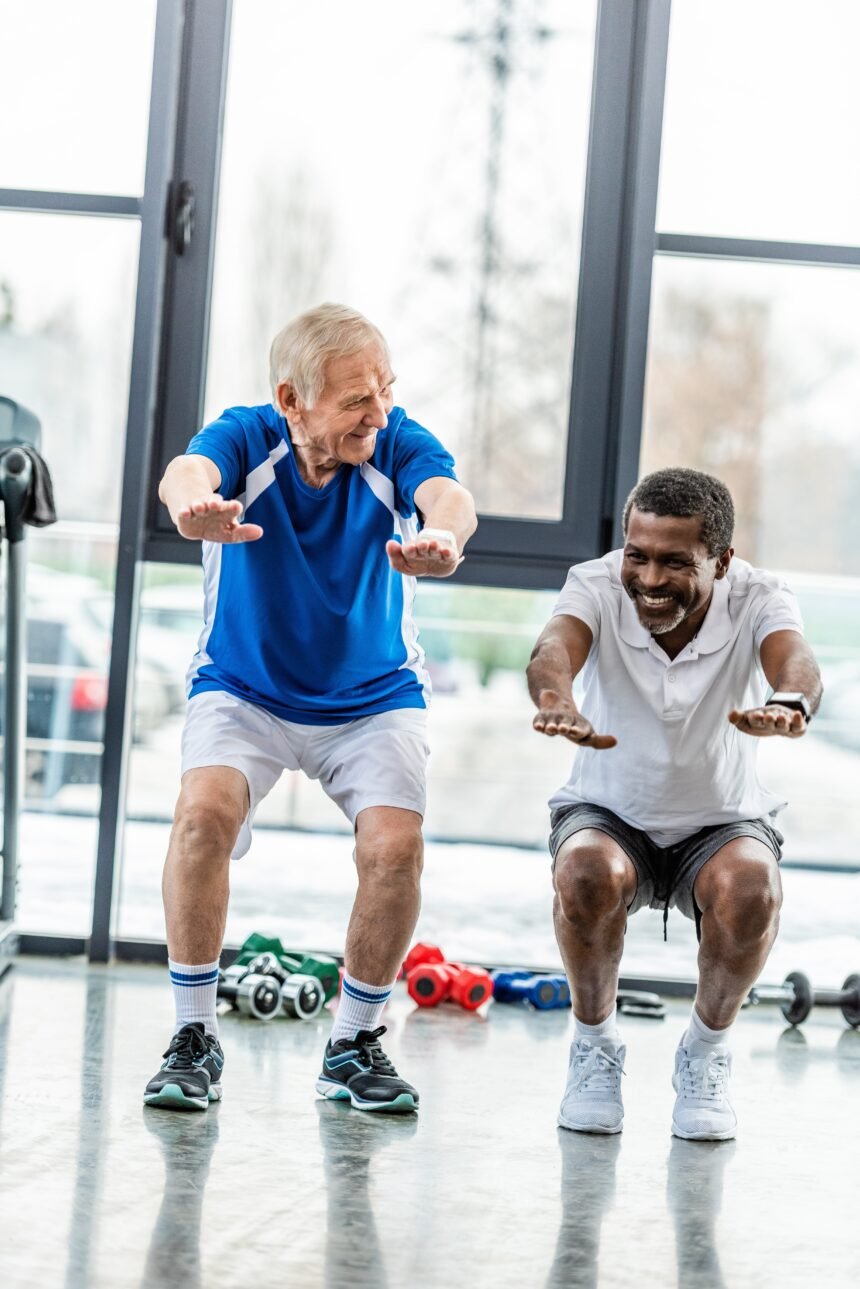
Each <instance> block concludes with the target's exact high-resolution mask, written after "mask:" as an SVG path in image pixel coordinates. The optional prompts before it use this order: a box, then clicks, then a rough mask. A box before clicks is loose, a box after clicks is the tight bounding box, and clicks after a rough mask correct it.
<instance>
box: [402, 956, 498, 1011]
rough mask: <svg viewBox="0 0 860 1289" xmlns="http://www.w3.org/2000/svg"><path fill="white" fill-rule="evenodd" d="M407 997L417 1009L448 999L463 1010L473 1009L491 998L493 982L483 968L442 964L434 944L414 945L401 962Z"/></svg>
mask: <svg viewBox="0 0 860 1289" xmlns="http://www.w3.org/2000/svg"><path fill="white" fill-rule="evenodd" d="M403 970H404V972H405V973H406V988H407V990H408V992H409V997H410V998H412V999H413V1000H414V1001H415V1002H416V1003H418V1006H419V1007H436V1006H437V1005H438V1004H439V1003H441V1002H444V1001H445V1000H446V999H450V1001H451V1002H454V1003H457V1004H458V1005H459V1006H460V1007H465V1009H466V1011H477V1009H478V1008H479V1007H480V1006H481V1005H482V1004H483V1003H485V1002H486V1001H487V999H488V998H490V997H492V993H493V980H492V977H491V976H490V974H489V972H487V971H484V969H483V967H467V966H464V965H463V963H462V962H446V961H445V955H444V953H443V952H442V950H441V949H440V948H439V946H438V945H436V944H424V943H422V942H420V941H419V943H418V944H414V945H413V946H412V948H411V949H410V950H409V952H408V953H407V955H406V960H405V962H404V963H403Z"/></svg>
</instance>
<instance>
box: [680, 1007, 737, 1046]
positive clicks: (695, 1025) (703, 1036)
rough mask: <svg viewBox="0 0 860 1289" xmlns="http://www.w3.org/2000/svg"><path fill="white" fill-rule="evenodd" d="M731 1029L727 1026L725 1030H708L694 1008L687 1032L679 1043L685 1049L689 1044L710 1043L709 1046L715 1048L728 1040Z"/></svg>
mask: <svg viewBox="0 0 860 1289" xmlns="http://www.w3.org/2000/svg"><path fill="white" fill-rule="evenodd" d="M731 1028H732V1027H731V1025H727V1026H726V1028H725V1029H710V1028H709V1027H708V1026H707V1025H706V1024H705V1022H704V1021H703V1020H702V1018H701V1016H700V1015H699V1013H698V1012H697V1011H696V1009H695V1007H694V1008H693V1011H692V1014H691V1016H690V1023H689V1025H688V1026H687V1032H686V1033H685V1035H684V1037H683V1038H682V1039H681V1042H682V1043H683V1044H684V1046H685V1047H689V1046H690V1044H691V1043H710V1044H711V1046H715V1045H716V1044H717V1043H725V1042H726V1041H727V1040H728V1037H729V1032H730V1030H731Z"/></svg>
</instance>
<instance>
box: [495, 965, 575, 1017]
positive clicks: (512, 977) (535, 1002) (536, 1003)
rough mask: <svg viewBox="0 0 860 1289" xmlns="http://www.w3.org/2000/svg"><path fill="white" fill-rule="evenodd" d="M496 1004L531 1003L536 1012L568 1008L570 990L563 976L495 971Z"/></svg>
mask: <svg viewBox="0 0 860 1289" xmlns="http://www.w3.org/2000/svg"><path fill="white" fill-rule="evenodd" d="M493 998H494V999H495V1001H496V1002H497V1003H531V1005H532V1007H536V1008H537V1009H538V1011H551V1010H553V1009H554V1008H557V1007H569V1006H570V989H569V988H568V984H567V980H566V979H565V977H564V976H535V975H532V973H531V972H530V971H497V972H496V973H495V974H494V976H493Z"/></svg>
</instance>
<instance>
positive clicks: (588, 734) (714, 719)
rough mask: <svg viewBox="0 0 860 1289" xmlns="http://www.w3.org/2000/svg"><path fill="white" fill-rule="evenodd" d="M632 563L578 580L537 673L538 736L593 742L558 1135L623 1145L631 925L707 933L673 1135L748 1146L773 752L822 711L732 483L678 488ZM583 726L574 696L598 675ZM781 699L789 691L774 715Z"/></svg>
mask: <svg viewBox="0 0 860 1289" xmlns="http://www.w3.org/2000/svg"><path fill="white" fill-rule="evenodd" d="M623 522H624V537H625V544H624V547H623V549H622V550H616V551H611V552H610V553H609V554H608V555H605V556H604V557H603V559H599V560H590V561H588V562H587V563H584V564H579V565H576V566H575V567H573V568H572V569H571V570H570V573H569V574H568V578H567V581H566V583H565V586H564V589H563V590H562V592H561V595H560V596H559V599H558V601H557V603H556V606H555V610H554V613H553V617H552V618H551V620H550V622H549V623H548V625H547V626H546V628H545V629H544V631H543V633H542V634H541V636H540V639H539V640H538V642H537V644H536V646H535V649H534V652H533V654H532V660H531V663H530V664H529V669H528V678H529V691H530V693H531V696H532V698H533V700H534V703H535V706H536V707H537V708H538V712H537V715H536V716H535V718H534V728H535V729H536V730H537V731H538V732H539V733H541V734H545V735H549V736H550V737H562V738H566V739H568V740H569V741H570V742H572V743H576V744H577V745H578V747H579V749H580V750H578V751H577V753H576V756H575V759H574V764H573V770H572V773H571V776H570V778H569V779H568V781H567V783H566V784H565V785H564V787H562V788H561V789H559V791H558V792H556V793H555V795H554V796H553V797H552V798H551V799H550V803H549V804H550V809H551V812H552V815H551V826H552V831H551V836H550V850H551V852H552V855H553V881H554V886H555V904H554V916H555V928H556V935H557V938H558V943H559V948H560V949H561V954H562V958H563V961H564V964H565V969H566V970H567V973H568V976H569V979H570V984H571V992H572V997H573V1009H574V1017H575V1033H574V1039H573V1043H572V1046H571V1052H570V1067H569V1072H568V1080H567V1086H566V1089H565V1093H564V1098H563V1100H562V1105H561V1111H560V1114H559V1123H560V1125H561V1126H562V1127H565V1128H571V1129H573V1130H575V1131H579V1132H600V1133H611V1132H620V1131H621V1126H622V1122H623V1117H624V1110H623V1106H622V1101H621V1073H622V1070H623V1067H624V1058H625V1053H626V1049H625V1048H624V1047H623V1046H622V1044H621V1042H620V1039H619V1036H618V1032H617V1028H616V1015H615V997H616V991H617V984H618V968H619V963H620V961H621V951H622V947H623V943H624V931H625V928H626V925H627V918H628V916H629V915H630V914H631V913H634V912H636V910H637V909H640V908H644V907H649V906H650V907H652V908H662V909H663V910H664V918H665V917H666V916H668V909H669V908H670V907H677V908H678V909H680V910H681V912H682V913H684V914H685V915H686V916H687V917H689V918H694V919H695V922H696V930H697V934H698V936H699V942H700V948H699V981H698V989H697V993H696V999H695V1004H694V1006H693V1012H692V1016H691V1018H690V1023H689V1026H688V1027H687V1030H686V1032H685V1034H684V1035H683V1037H682V1039H681V1042H680V1044H679V1046H678V1050H677V1053H676V1057H675V1073H674V1076H673V1085H674V1087H675V1091H676V1093H677V1098H676V1101H675V1109H674V1113H673V1118H672V1131H673V1132H674V1134H675V1135H676V1136H678V1137H685V1138H692V1139H699V1140H724V1139H727V1138H729V1137H733V1136H734V1135H735V1127H736V1122H737V1121H736V1117H735V1113H734V1110H733V1109H732V1105H731V1102H730V1100H729V1096H728V1083H729V1075H730V1072H731V1056H730V1052H729V1046H728V1038H729V1031H730V1027H731V1024H732V1022H733V1021H734V1019H735V1017H736V1016H737V1013H738V1011H739V1009H740V1006H741V1003H742V1002H743V1000H744V998H745V997H746V995H747V992H748V991H749V988H750V986H751V985H752V984H753V982H754V981H755V980H756V979H757V977H758V975H759V973H760V971H761V969H762V967H763V966H764V963H765V961H766V959H767V956H768V953H769V952H770V949H771V946H772V944H773V942H774V939H775V937H776V932H777V926H778V921H779V908H780V903H781V888H780V879H779V871H778V868H777V863H778V860H779V858H780V854H781V851H780V846H781V842H782V837H781V835H780V834H779V833H778V832H777V831H776V829H775V828H774V827H773V822H772V821H773V818H774V816H775V814H776V812H777V811H778V810H780V809H781V808H782V806H784V805H785V802H784V801H781V800H780V799H779V798H778V797H777V796H775V795H774V794H773V793H772V792H769V791H768V790H767V789H766V788H764V787H762V785H761V784H760V783H759V781H758V778H757V776H756V767H755V760H756V750H757V744H756V742H755V739H756V738H767V737H782V738H800V737H801V736H802V735H803V734H804V733H805V732H806V728H807V724H808V722H809V720H810V718H811V717H812V715H813V714H814V713H815V711H816V710H817V708H818V705H819V702H820V701H821V679H820V675H819V671H818V667H817V665H816V662H815V658H814V656H813V654H812V651H811V650H810V648H809V646H808V644H807V643H806V641H805V640H804V638H803V635H802V631H803V623H802V621H801V618H800V613H799V611H798V608H797V604H796V602H795V599H794V597H793V595H792V594H791V592H790V591H789V589H788V587H787V586H786V585H785V583H784V582H783V581H782V580H781V579H780V578H778V577H776V576H774V575H773V574H771V573H767V572H764V571H763V570H761V569H756V568H753V567H752V566H751V565H749V564H747V563H746V562H745V561H744V560H741V559H735V558H733V557H734V551H733V549H732V534H733V529H734V507H733V505H732V499H731V496H730V494H729V492H728V489H727V488H726V487H725V485H724V484H722V483H721V482H720V481H719V480H718V479H714V478H712V477H711V476H710V475H706V474H701V473H700V472H698V471H696V470H687V469H670V470H660V471H658V472H656V473H655V474H651V475H648V476H647V477H646V478H645V479H643V480H642V481H641V482H640V483H639V484H638V485H637V486H636V487H635V488H634V490H633V492H632V493H631V494H630V496H629V497H628V499H627V503H626V505H625V508H624V521H623ZM583 669H584V672H583V682H584V697H583V702H582V708H583V710H582V712H580V711H579V710H578V709H577V707H576V705H575V704H574V702H573V698H572V692H571V691H572V683H573V679H574V677H575V676H576V675H577V674H578V673H579V672H580V671H583ZM768 687H770V688H771V689H772V690H773V693H772V694H771V697H770V698H767V697H766V695H767V692H768Z"/></svg>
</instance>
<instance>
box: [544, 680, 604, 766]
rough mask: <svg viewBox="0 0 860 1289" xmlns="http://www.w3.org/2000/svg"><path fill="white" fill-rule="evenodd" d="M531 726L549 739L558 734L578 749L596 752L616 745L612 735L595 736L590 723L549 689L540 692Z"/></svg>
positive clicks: (570, 704)
mask: <svg viewBox="0 0 860 1289" xmlns="http://www.w3.org/2000/svg"><path fill="white" fill-rule="evenodd" d="M532 726H533V728H534V729H536V730H537V732H538V734H547V735H549V737H550V738H555V736H556V735H557V734H558V735H560V736H561V737H562V738H566V739H569V740H570V742H571V743H576V745H577V746H578V747H593V748H596V749H597V750H598V751H603V750H604V749H606V748H610V747H615V746H616V745H617V743H618V739H617V738H615V737H614V736H613V735H612V734H595V732H594V729H593V727H592V724H591V722H590V721H587V720H586V719H585V717H584V716H583V715H582V714H581V712H578V711H577V710H576V708H575V707H574V705H573V703H571V702H565V700H564V699H562V698H559V696H558V694H557V693H555V691H554V690H550V689H544V690H542V691H541V694H540V704H539V710H538V714H537V716H536V717H535V718H534V720H533V721H532Z"/></svg>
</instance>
